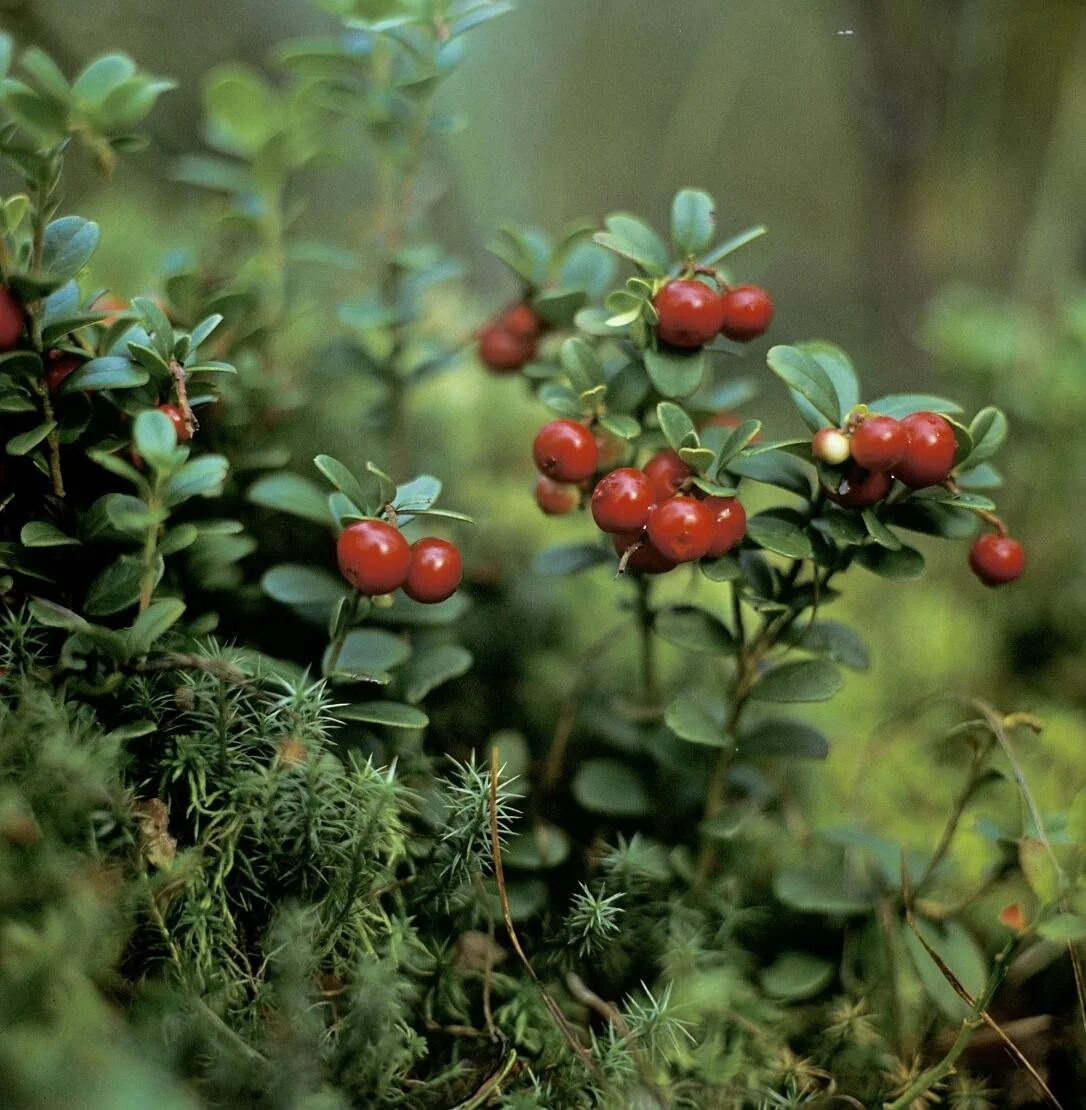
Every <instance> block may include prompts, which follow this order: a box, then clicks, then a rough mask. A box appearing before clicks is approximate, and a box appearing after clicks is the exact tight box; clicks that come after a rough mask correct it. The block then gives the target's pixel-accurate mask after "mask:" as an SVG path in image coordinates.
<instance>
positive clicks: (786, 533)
mask: <svg viewBox="0 0 1086 1110" xmlns="http://www.w3.org/2000/svg"><path fill="white" fill-rule="evenodd" d="M786 512H787V510H781V509H769V510H767V511H766V512H764V513H759V514H758V515H757V516H752V517H751V518H750V520H748V521H747V536H748V537H749V538H750V539H751V540H753V541H754V542H755V543H756V544H757V545H758V546H759V547H763V548H765V549H766V550H767V551H773V552H775V553H776V554H777V555H784V556H785V557H786V558H789V559H810V558H811V557H812V556H813V555H814V548H813V547H812V546H811V537H810V536H808V535H807V533H806V532H805V531H804V529H803V527H802V526H801V525H800V524H799V523H798V522H797V521H796V520H795V519H794V518H792V517H791V516H786V515H785V513H786Z"/></svg>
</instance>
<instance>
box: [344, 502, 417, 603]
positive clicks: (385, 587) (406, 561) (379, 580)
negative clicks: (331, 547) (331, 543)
mask: <svg viewBox="0 0 1086 1110" xmlns="http://www.w3.org/2000/svg"><path fill="white" fill-rule="evenodd" d="M336 558H337V560H338V562H339V572H340V574H342V575H343V577H344V578H346V579H347V581H348V582H350V584H351V585H352V586H354V588H355V589H356V590H358V591H359V593H362V594H365V595H366V596H367V597H377V596H378V595H380V594H390V593H392V591H393V590H396V589H399V587H400V586H402V585H403V584H404V582H405V580H406V579H407V571H408V569H409V567H410V566H411V548H410V547H409V546H408V543H407V540H405V539H404V537H403V534H402V533H401V532H400V531H399V529H397V528H394V527H393V526H392V525H391V524H388V523H386V522H385V521H383V520H359V521H356V522H355V523H354V524H351V525H349V526H348V527H346V528H344V529H343V531H342V532H340V534H339V539H338V540H336Z"/></svg>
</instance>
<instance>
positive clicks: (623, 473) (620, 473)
mask: <svg viewBox="0 0 1086 1110" xmlns="http://www.w3.org/2000/svg"><path fill="white" fill-rule="evenodd" d="M655 500H656V496H655V493H654V491H653V488H652V481H651V480H650V479H649V477H648V475H647V474H645V473H643V472H642V471H640V470H635V469H634V468H633V467H632V466H623V467H620V468H619V469H618V470H612V471H611V473H610V474H607V475H605V476H604V477H603V478H601V479H600V481H599V483H598V484H597V486H596V488H595V489H594V490H593V491H592V519H593V520H594V521H595V522H596V524H597V525H598V526H599V527H600V528H601V529H602V530H603V531H604V532H639V531H640V530H641V529H642V528H644V527H645V522H646V521H647V520H648V519H649V510H650V509H651V508H652V506H653V502H654V501H655Z"/></svg>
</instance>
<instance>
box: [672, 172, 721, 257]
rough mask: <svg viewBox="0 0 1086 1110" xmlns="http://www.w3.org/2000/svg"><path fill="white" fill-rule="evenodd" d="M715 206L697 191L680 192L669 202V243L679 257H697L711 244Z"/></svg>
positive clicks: (704, 194) (708, 197) (714, 226)
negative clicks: (695, 255)
mask: <svg viewBox="0 0 1086 1110" xmlns="http://www.w3.org/2000/svg"><path fill="white" fill-rule="evenodd" d="M715 230H716V206H715V205H714V203H713V198H712V197H711V196H709V194H708V193H706V192H703V191H702V190H701V189H682V190H681V191H680V192H678V193H676V194H675V199H674V200H673V201H672V203H671V244H672V246H673V247H674V248H675V253H676V254H677V255H679V257H680V258H686V257H687V256H688V255H694V254H700V253H701V252H702V251H704V250H705V249H706V248H707V247H708V246H709V244H710V243H711V242H712V241H713V233H714V231H715Z"/></svg>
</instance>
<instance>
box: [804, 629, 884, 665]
mask: <svg viewBox="0 0 1086 1110" xmlns="http://www.w3.org/2000/svg"><path fill="white" fill-rule="evenodd" d="M785 639H786V640H787V642H788V643H790V644H794V645H795V646H796V647H798V648H802V649H803V650H804V651H809V652H811V653H812V654H813V655H824V656H826V658H827V659H832V660H833V662H835V663H841V664H842V665H844V666H846V667H852V668H853V669H854V670H857V671H865V670H867V668H868V667H869V666H870V665H871V659H870V656H869V655H868V652H867V646H866V645H865V644H864V642H863V640H862V639H861V638H860V635H859V633H857V632H854V631H853V630H852V629H851V628H849V627H848V625H847V624H840V623H839V622H838V621H814V622H813V623H807V624H802V625H793V626H792V628H791V630H790V631H789V633H788V634H787V636H786V637H785Z"/></svg>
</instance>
